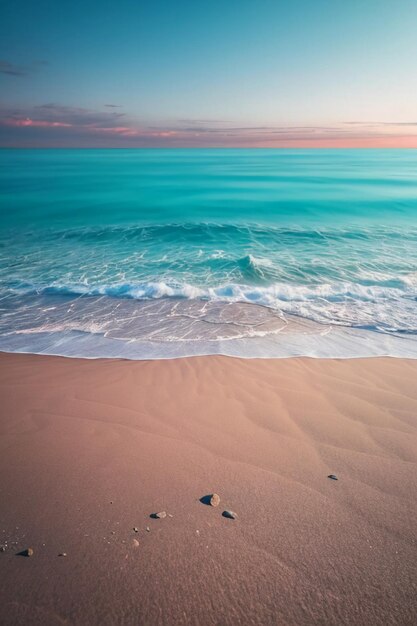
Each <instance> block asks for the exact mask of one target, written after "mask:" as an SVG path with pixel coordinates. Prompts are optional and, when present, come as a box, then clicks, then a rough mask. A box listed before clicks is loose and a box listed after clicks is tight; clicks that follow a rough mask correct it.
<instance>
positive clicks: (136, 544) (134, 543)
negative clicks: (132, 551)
mask: <svg viewBox="0 0 417 626" xmlns="http://www.w3.org/2000/svg"><path fill="white" fill-rule="evenodd" d="M132 543H133V547H134V548H139V541H138V540H137V539H134V540H133V541H132Z"/></svg>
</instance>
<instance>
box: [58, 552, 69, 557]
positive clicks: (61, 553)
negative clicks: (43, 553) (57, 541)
mask: <svg viewBox="0 0 417 626" xmlns="http://www.w3.org/2000/svg"><path fill="white" fill-rule="evenodd" d="M58 556H67V553H66V552H60V553H59V554H58Z"/></svg>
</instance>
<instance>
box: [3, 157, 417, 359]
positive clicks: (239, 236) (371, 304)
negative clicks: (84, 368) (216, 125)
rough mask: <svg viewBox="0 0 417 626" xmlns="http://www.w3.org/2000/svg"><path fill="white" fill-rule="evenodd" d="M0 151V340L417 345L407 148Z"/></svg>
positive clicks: (148, 353) (354, 347)
mask: <svg viewBox="0 0 417 626" xmlns="http://www.w3.org/2000/svg"><path fill="white" fill-rule="evenodd" d="M0 161H1V165H2V167H1V168H0V193H2V194H3V198H2V199H3V200H4V202H5V206H7V209H8V210H7V211H5V212H3V214H2V216H1V225H2V230H1V233H0V349H2V350H11V351H25V352H42V353H50V354H62V355H67V356H83V357H92V358H95V357H104V356H108V357H123V358H135V359H142V358H143V359H147V358H166V357H177V356H189V355H192V354H230V355H233V356H242V357H255V356H257V357H262V356H266V357H285V356H295V355H297V356H299V355H302V356H317V357H339V358H348V357H358V356H376V355H378V356H379V355H392V356H408V357H412V358H414V357H415V355H416V351H415V344H416V336H417V314H416V313H417V311H416V307H417V224H416V220H415V216H416V214H417V191H416V189H417V180H416V171H417V167H416V166H417V156H416V154H415V153H414V152H412V151H408V152H407V153H406V152H405V151H403V152H395V151H384V152H383V153H382V152H378V151H366V152H361V151H349V150H347V151H343V150H342V151H336V152H332V151H321V152H320V158H319V159H318V157H317V152H314V151H308V150H307V151H299V152H298V151H297V152H292V151H285V150H272V151H270V150H267V151H262V150H261V151H246V150H233V151H227V150H218V151H217V150H215V151H199V150H191V151H181V150H173V151H163V150H161V151H159V150H155V151H146V150H144V151H134V150H133V151H129V150H128V151H123V154H122V153H120V152H119V151H99V150H98V151H88V152H85V151H84V152H83V153H82V154H79V153H78V152H77V151H66V150H62V151H48V152H47V153H46V152H45V153H44V152H42V153H40V152H36V151H31V150H28V151H26V150H24V151H19V152H13V151H7V150H6V151H2V152H1V154H0ZM103 168H104V169H103ZM104 170H105V172H106V176H105V189H106V192H105V193H104V195H103V193H102V192H101V190H100V188H99V186H97V180H104V179H103V171H104ZM12 180H13V181H15V182H14V183H13V189H12V191H13V193H10V190H9V192H8V189H9V186H10V181H12ZM80 180H82V188H81V189H80V187H79V182H80ZM178 181H181V185H178V184H177V182H178ZM19 189H24V190H25V193H24V196H23V195H21V194H20V192H19Z"/></svg>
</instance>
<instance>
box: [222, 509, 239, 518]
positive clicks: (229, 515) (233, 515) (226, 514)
mask: <svg viewBox="0 0 417 626" xmlns="http://www.w3.org/2000/svg"><path fill="white" fill-rule="evenodd" d="M222 515H223V517H227V518H228V519H236V518H237V514H236V513H234V512H233V511H223V513H222Z"/></svg>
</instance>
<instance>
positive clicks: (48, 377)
mask: <svg viewBox="0 0 417 626" xmlns="http://www.w3.org/2000/svg"><path fill="white" fill-rule="evenodd" d="M0 398H1V417H0V503H1V505H0V546H5V548H6V549H5V551H4V552H1V553H0V579H1V584H0V623H1V624H4V625H9V624H39V625H41V624H42V625H45V624H46V625H49V624H51V625H54V624H76V625H77V626H80V625H81V626H83V625H96V624H97V625H99V624H100V626H102V625H113V624H127V625H132V626H133V625H142V624H146V625H148V624H149V625H152V626H153V625H159V624H163V625H170V626H171V625H174V624H175V625H177V624H179V625H182V624H187V625H188V624H193V625H194V624H195V625H203V626H205V625H206V624H207V625H211V624H213V625H219V626H220V625H222V626H223V625H229V624H230V625H236V624H245V625H246V624H248V625H249V624H268V625H269V624H274V625H275V624H291V625H292V624H293V625H297V626H299V625H302V624H334V625H336V624H337V625H339V624H361V625H362V624H373V625H374V624H384V625H385V624H413V623H415V619H416V615H417V541H416V518H417V495H416V494H417V471H416V469H417V468H416V466H417V361H411V360H402V359H388V358H377V359H357V360H343V361H337V360H313V359H283V360H240V359H231V358H226V357H215V356H211V357H201V358H200V357H196V358H190V359H180V360H173V361H149V362H129V361H114V360H109V361H105V360H98V361H88V360H78V359H65V358H60V357H46V356H45V357H44V356H33V355H15V354H2V355H0ZM329 474H335V475H337V477H338V480H337V481H335V480H331V479H329V478H328V475H329ZM212 492H216V493H218V494H219V495H220V499H221V502H220V505H219V506H218V507H210V506H207V505H205V504H202V503H201V502H200V498H201V497H202V496H204V495H206V494H209V493H212ZM225 509H229V510H232V511H235V512H236V513H237V515H238V518H237V519H236V520H231V519H226V518H224V517H223V516H222V512H223V511H224V510H225ZM158 511H166V512H167V513H169V514H170V515H172V516H173V517H170V516H169V515H167V517H166V518H164V519H152V518H151V517H150V515H151V514H152V513H155V512H158ZM147 527H149V532H148V531H147V530H146V528H147ZM134 528H136V529H137V532H135V531H134V530H133V529H134ZM135 541H136V542H138V545H136V543H135ZM28 547H31V548H33V551H34V554H33V556H31V557H23V556H16V554H17V553H18V552H20V551H21V550H24V549H26V548H28ZM62 553H65V554H66V556H58V555H59V554H62Z"/></svg>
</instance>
